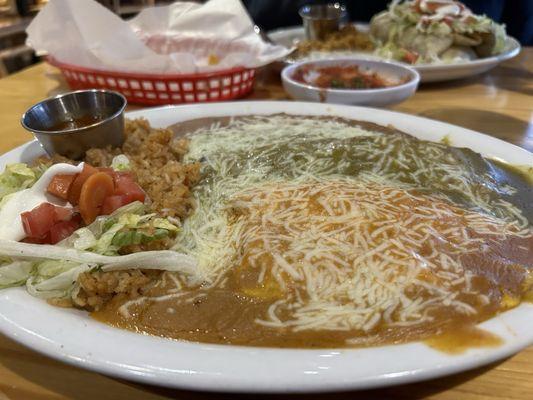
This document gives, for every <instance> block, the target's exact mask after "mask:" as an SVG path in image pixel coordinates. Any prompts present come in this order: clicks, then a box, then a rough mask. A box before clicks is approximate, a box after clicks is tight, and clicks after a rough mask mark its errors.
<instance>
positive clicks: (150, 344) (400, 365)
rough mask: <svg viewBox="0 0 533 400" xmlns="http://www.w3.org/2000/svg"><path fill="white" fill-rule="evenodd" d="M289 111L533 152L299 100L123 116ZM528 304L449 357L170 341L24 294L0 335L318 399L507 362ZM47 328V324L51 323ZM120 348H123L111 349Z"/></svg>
mask: <svg viewBox="0 0 533 400" xmlns="http://www.w3.org/2000/svg"><path fill="white" fill-rule="evenodd" d="M282 112H284V113H288V114H297V115H331V116H339V117H344V118H350V119H356V120H364V121H369V122H377V123H380V124H381V125H394V126H396V127H397V128H398V129H401V130H404V131H407V132H409V133H411V134H413V136H416V137H419V138H424V139H427V140H432V141H437V140H440V139H442V138H443V137H445V136H446V137H447V138H448V139H449V140H451V142H452V143H453V144H455V145H456V146H460V147H468V148H471V149H474V150H477V151H479V152H480V153H482V154H483V155H485V156H488V157H492V158H497V159H501V160H505V161H508V162H511V163H515V164H526V165H533V154H532V153H529V152H528V151H526V150H524V149H521V148H519V147H517V146H514V145H512V144H509V143H506V142H504V141H501V140H499V139H496V138H493V137H490V136H486V135H483V134H481V133H477V132H474V131H471V130H468V129H464V128H460V127H456V126H453V125H449V124H446V123H442V122H437V121H432V120H429V119H426V118H421V117H415V116H411V115H406V114H401V113H397V112H392V111H387V110H380V109H372V108H365V107H353V106H341V105H330V104H317V103H304V102H235V103H231V102H228V103H212V104H202V105H196V104H195V105H185V106H174V107H173V106H169V107H160V108H154V109H147V110H140V111H135V112H132V113H128V115H127V116H128V117H130V118H135V117H146V118H147V119H148V120H149V121H150V122H151V123H152V124H153V125H154V126H157V127H163V126H168V125H170V124H173V123H176V122H180V121H187V120H191V119H195V118H202V117H206V116H213V117H217V116H236V115H250V114H266V115H268V114H273V113H282ZM39 154H42V151H41V150H40V149H39V148H38V145H37V144H36V143H35V141H34V142H30V143H27V144H25V145H23V146H20V147H18V148H16V149H14V150H12V151H10V152H8V153H6V154H4V155H3V156H0V164H2V165H3V164H5V163H9V162H15V161H19V160H28V159H29V158H33V157H35V156H37V155H39ZM532 316H533V305H532V304H522V305H520V306H519V307H517V308H516V309H513V310H510V311H508V312H505V313H502V314H500V315H498V316H497V317H495V318H493V319H491V320H488V321H485V322H484V323H482V324H480V326H481V327H482V328H483V329H486V330H489V331H490V332H493V333H495V334H497V335H499V336H500V337H501V338H502V339H503V340H504V344H503V345H501V346H500V347H496V348H478V349H471V350H469V351H468V352H466V353H464V354H461V355H456V356H451V355H447V354H444V353H441V352H438V351H436V350H433V349H431V348H429V347H427V346H425V345H424V344H422V343H416V342H415V343H408V344H403V345H395V346H382V347H373V348H363V349H323V350H298V349H272V348H268V349H263V348H252V347H239V346H223V345H210V344H199V343H190V342H183V341H172V340H167V339H162V338H158V337H152V336H146V335H140V334H135V333H132V332H127V331H122V330H119V329H114V328H111V327H109V326H106V325H103V324H101V323H98V322H96V321H94V320H91V319H90V318H89V317H88V316H87V315H86V314H85V313H83V312H81V311H77V310H66V309H62V308H57V307H52V306H49V305H48V304H46V303H45V302H44V301H42V300H39V299H36V298H33V297H31V296H30V295H29V294H27V293H26V291H25V290H24V289H23V288H12V289H7V290H3V291H1V292H0V331H1V332H2V333H4V334H5V335H7V336H9V337H10V338H12V339H14V340H16V341H18V342H20V343H22V344H24V345H26V346H28V347H30V348H32V349H34V350H36V351H38V352H41V353H43V354H46V355H48V356H50V357H53V358H56V359H58V360H61V361H64V362H67V363H69V364H72V365H76V366H79V367H82V368H86V369H90V370H93V371H97V372H100V373H104V374H108V375H111V376H114V377H118V378H123V379H129V380H133V381H138V382H143V383H149V384H155V385H161V386H167V387H175V388H182V389H194V390H204V391H218V392H254V393H289V392H293V393H296V392H325V391H335V390H353V389H368V388H375V387H383V386H390V385H394V384H400V383H410V382H415V381H420V380H425V379H431V378H437V377H440V376H444V375H449V374H452V373H457V372H461V371H464V370H467V369H471V368H475V367H479V366H482V365H485V364H489V363H491V362H494V361H497V360H499V359H503V358H505V357H508V356H510V355H512V354H514V353H516V352H518V351H520V350H521V349H523V348H524V347H526V346H528V345H530V344H532V343H533V318H532ZM50 321H53V323H50ZM117 344H120V345H117Z"/></svg>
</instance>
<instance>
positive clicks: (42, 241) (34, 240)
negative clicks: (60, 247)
mask: <svg viewBox="0 0 533 400" xmlns="http://www.w3.org/2000/svg"><path fill="white" fill-rule="evenodd" d="M21 242H23V243H31V244H51V243H50V232H48V233H47V234H46V235H45V236H44V237H42V238H32V237H25V238H24V239H22V240H21Z"/></svg>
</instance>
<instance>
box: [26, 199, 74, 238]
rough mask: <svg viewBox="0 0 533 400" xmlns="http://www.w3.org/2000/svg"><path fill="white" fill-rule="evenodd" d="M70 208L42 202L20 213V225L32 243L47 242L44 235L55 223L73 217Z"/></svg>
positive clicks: (67, 220) (69, 219) (66, 220)
mask: <svg viewBox="0 0 533 400" xmlns="http://www.w3.org/2000/svg"><path fill="white" fill-rule="evenodd" d="M73 214H74V212H73V211H72V209H69V208H65V207H57V206H54V205H53V204H50V203H43V204H41V205H39V206H37V207H35V208H34V209H33V210H31V211H26V212H23V213H22V214H21V215H20V219H21V221H22V226H23V227H24V232H25V233H26V236H27V238H31V239H32V240H33V242H32V243H49V241H48V240H46V239H45V237H46V236H47V235H48V234H49V232H50V229H51V228H52V227H53V226H54V225H55V224H57V223H60V222H70V221H71V220H72V219H73Z"/></svg>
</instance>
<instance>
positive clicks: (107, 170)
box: [97, 167, 116, 179]
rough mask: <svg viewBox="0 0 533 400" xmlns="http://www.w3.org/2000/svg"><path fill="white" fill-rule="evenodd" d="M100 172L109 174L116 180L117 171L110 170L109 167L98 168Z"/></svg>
mask: <svg viewBox="0 0 533 400" xmlns="http://www.w3.org/2000/svg"><path fill="white" fill-rule="evenodd" d="M97 169H98V171H100V172H105V173H106V174H108V175H109V176H110V177H111V178H113V179H115V174H116V172H115V170H114V169H113V168H108V167H98V168H97Z"/></svg>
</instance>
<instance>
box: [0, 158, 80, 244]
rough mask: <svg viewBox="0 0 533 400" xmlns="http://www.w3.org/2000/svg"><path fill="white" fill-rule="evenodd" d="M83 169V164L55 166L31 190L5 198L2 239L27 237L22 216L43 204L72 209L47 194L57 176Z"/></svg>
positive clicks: (0, 220)
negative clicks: (49, 186) (50, 184)
mask: <svg viewBox="0 0 533 400" xmlns="http://www.w3.org/2000/svg"><path fill="white" fill-rule="evenodd" d="M82 169H83V163H80V164H79V165H78V166H74V165H70V164H65V163H61V164H55V165H52V166H51V167H50V168H48V169H47V170H46V172H45V173H44V174H43V175H42V176H41V177H40V178H39V180H38V181H37V182H35V184H34V185H33V186H32V187H31V188H29V189H24V190H21V191H19V192H16V193H12V194H10V195H8V197H7V198H5V201H6V202H5V204H4V205H3V206H2V208H0V239H7V240H15V241H19V240H22V239H24V238H25V237H26V233H25V232H24V227H23V226H22V220H21V219H20V214H22V213H23V212H26V211H31V210H33V209H34V208H35V207H37V206H38V205H40V204H42V203H50V204H53V205H55V206H59V207H65V208H72V205H71V204H70V203H69V202H67V201H64V200H61V199H59V198H57V197H55V196H53V195H51V194H49V193H47V192H46V188H47V187H48V185H49V183H50V181H51V180H52V178H53V177H54V176H56V175H57V174H65V175H66V174H72V175H74V174H77V173H80V172H81V170H82Z"/></svg>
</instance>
